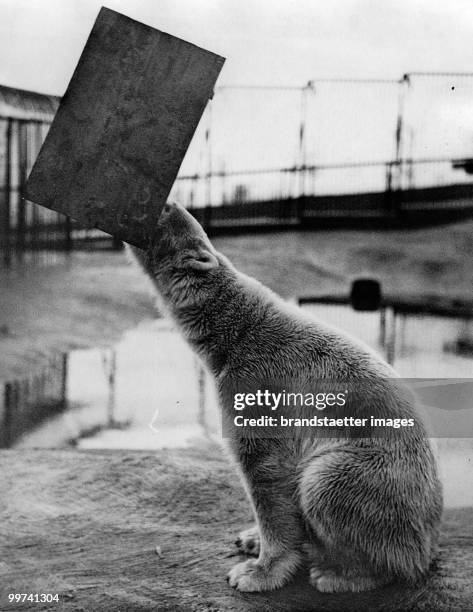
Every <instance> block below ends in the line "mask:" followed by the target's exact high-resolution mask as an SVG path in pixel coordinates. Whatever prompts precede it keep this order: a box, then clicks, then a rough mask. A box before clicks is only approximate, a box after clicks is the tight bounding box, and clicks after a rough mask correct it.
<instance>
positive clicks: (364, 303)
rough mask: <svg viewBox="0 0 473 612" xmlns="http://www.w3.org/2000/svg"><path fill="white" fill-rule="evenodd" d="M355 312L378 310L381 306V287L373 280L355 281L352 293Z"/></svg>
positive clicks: (351, 300) (362, 279) (351, 299)
mask: <svg viewBox="0 0 473 612" xmlns="http://www.w3.org/2000/svg"><path fill="white" fill-rule="evenodd" d="M350 303H351V305H352V308H353V310H368V311H373V310H378V309H379V307H380V306H381V285H380V284H379V282H378V281H376V280H373V279H371V278H358V279H357V280H355V281H353V284H352V286H351V293H350Z"/></svg>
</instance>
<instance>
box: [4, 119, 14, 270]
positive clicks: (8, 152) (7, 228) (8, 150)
mask: <svg viewBox="0 0 473 612" xmlns="http://www.w3.org/2000/svg"><path fill="white" fill-rule="evenodd" d="M12 132H13V130H12V120H11V119H8V121H7V133H6V143H5V145H6V147H5V184H4V189H5V191H4V207H3V210H4V212H3V219H2V226H3V233H4V245H3V263H4V265H5V267H6V268H9V267H10V266H11V255H12V253H11V219H10V214H11V213H10V209H11V156H12Z"/></svg>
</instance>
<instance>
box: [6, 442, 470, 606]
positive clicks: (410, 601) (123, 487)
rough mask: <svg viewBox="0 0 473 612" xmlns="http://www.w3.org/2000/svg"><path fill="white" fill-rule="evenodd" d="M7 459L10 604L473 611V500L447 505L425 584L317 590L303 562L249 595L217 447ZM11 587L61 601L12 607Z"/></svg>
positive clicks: (237, 524) (234, 503) (234, 482)
mask: <svg viewBox="0 0 473 612" xmlns="http://www.w3.org/2000/svg"><path fill="white" fill-rule="evenodd" d="M0 464H1V466H2V468H1V473H0V492H1V496H0V499H1V502H0V543H1V550H2V555H1V558H0V609H1V610H2V611H4V612H8V611H13V610H37V611H39V610H65V611H69V610H71V611H72V610H74V611H87V612H95V611H101V612H102V611H103V612H106V611H114V612H116V611H118V610H120V611H125V610H130V611H144V610H159V611H160V612H161V611H171V610H173V611H181V610H182V611H184V612H187V611H189V612H191V611H194V612H195V611H204V610H205V611H206V612H219V611H222V612H223V611H227V610H228V611H230V610H231V611H235V612H243V611H245V612H247V611H248V612H249V611H255V612H270V611H271V612H272V611H283V610H288V611H289V610H292V611H304V610H347V611H360V610H363V611H364V610H377V611H378V610H379V611H381V610H383V611H387V610H390V611H394V610H396V611H400V610H425V611H426V612H435V611H443V610H445V611H447V610H448V611H453V610H455V611H460V610H465V611H466V610H468V611H470V610H471V609H472V603H473V581H472V579H471V568H472V566H473V535H472V532H471V525H472V523H473V509H471V508H463V509H449V510H447V511H446V512H445V517H444V521H443V527H442V534H441V540H440V555H439V558H438V561H437V563H436V567H435V568H434V569H433V570H432V572H431V575H430V576H429V577H428V578H427V580H426V581H425V582H424V583H423V584H421V585H419V586H418V587H417V588H413V587H406V586H405V585H391V586H389V587H386V588H384V589H381V590H378V591H374V592H370V593H365V594H357V595H353V594H349V595H342V594H340V595H329V594H320V593H318V592H317V591H315V590H314V589H313V588H312V587H310V586H309V585H308V581H307V571H306V570H302V571H301V572H300V574H299V575H298V576H297V578H296V579H295V581H293V582H292V583H291V584H290V585H288V586H287V587H285V588H283V589H281V590H279V591H274V592H268V593H260V594H244V593H239V592H236V591H234V590H232V589H231V588H230V587H229V586H228V585H227V583H226V581H225V575H226V573H227V571H228V570H229V569H230V567H231V566H232V565H233V564H234V563H236V562H237V561H238V560H239V557H238V556H235V547H234V544H233V542H234V540H235V535H236V534H237V533H238V531H239V530H240V529H241V528H242V527H243V526H246V525H248V524H249V522H250V520H251V513H250V508H249V506H248V503H247V501H246V499H245V494H244V492H243V489H242V487H241V485H240V483H239V481H238V478H237V476H236V474H235V472H234V471H233V470H232V469H231V468H230V466H229V464H228V462H227V460H226V459H225V458H224V456H223V454H222V452H221V451H220V450H219V449H218V448H216V447H211V446H205V447H202V448H195V449H191V450H179V451H176V450H163V451H159V452H158V453H153V454H149V453H139V452H125V453H113V452H103V451H102V452H90V451H89V452H78V451H2V452H0ZM157 547H159V548H158V550H159V554H157V553H156V550H157ZM9 593H53V594H55V593H57V594H58V595H59V600H60V601H59V604H56V603H53V604H41V603H38V604H36V603H34V604H17V603H14V604H10V603H9V602H8V594H9Z"/></svg>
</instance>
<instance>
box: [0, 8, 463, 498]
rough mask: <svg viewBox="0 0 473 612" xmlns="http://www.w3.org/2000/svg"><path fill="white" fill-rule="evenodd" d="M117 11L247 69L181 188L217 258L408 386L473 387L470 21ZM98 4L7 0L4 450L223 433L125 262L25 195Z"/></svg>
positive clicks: (278, 11) (231, 78)
mask: <svg viewBox="0 0 473 612" xmlns="http://www.w3.org/2000/svg"><path fill="white" fill-rule="evenodd" d="M107 6H108V7H109V8H113V9H115V10H118V11H120V12H123V13H125V14H127V15H129V16H130V17H133V18H135V19H138V20H140V21H143V22H145V23H147V24H148V25H151V26H154V27H157V28H158V29H161V30H164V31H168V32H169V33H171V34H173V35H176V36H180V37H182V38H185V39H187V40H189V41H191V42H194V43H196V44H198V45H201V46H203V47H205V48H208V49H210V50H212V51H214V52H216V53H219V54H222V55H224V56H226V57H227V58H228V60H227V63H226V65H225V67H224V70H223V72H222V75H221V77H220V79H219V81H218V84H217V85H218V86H217V88H216V91H215V95H214V97H213V100H212V101H211V102H210V103H209V105H208V107H207V109H206V111H205V113H204V116H203V117H202V120H201V122H200V124H199V127H198V129H197V131H196V133H195V136H194V138H193V140H192V143H191V146H190V147H189V150H188V153H187V155H186V158H185V160H184V162H183V164H182V167H181V170H180V173H179V176H178V178H177V180H176V182H175V184H174V187H173V190H172V193H171V197H173V198H174V199H176V200H178V201H180V202H181V203H182V204H183V205H185V206H186V207H187V208H188V209H189V210H191V212H192V213H193V214H194V215H195V216H196V218H197V219H198V220H199V221H200V222H201V223H202V224H203V226H204V227H205V229H206V231H207V232H208V234H209V235H210V236H211V238H212V240H213V242H214V243H215V245H216V247H217V248H218V249H220V250H221V251H223V252H224V253H225V254H226V255H227V256H228V257H230V259H231V260H232V261H233V262H234V263H235V265H236V266H237V267H239V268H240V269H241V270H242V271H243V272H246V273H248V274H250V275H252V276H255V277H256V278H258V279H259V280H261V281H262V282H263V283H265V284H266V285H268V286H270V287H271V288H272V289H273V290H274V291H276V292H277V293H279V294H280V295H282V296H283V297H284V298H285V299H288V300H291V301H293V302H295V303H299V304H300V305H301V307H302V308H304V309H307V310H309V311H311V312H313V313H314V315H316V316H318V317H319V318H320V319H322V320H325V321H328V322H330V323H333V324H335V325H337V326H339V327H341V328H343V329H345V330H346V331H348V332H349V333H351V334H352V335H355V336H357V337H359V338H361V339H362V340H364V341H365V342H367V343H368V344H370V345H371V346H372V347H373V348H374V349H375V350H377V351H379V353H380V354H381V355H382V356H383V357H384V358H385V359H387V360H388V361H389V362H390V363H392V364H393V365H394V366H395V367H396V368H397V369H398V371H399V372H400V373H401V375H402V376H404V377H410V378H416V379H420V378H422V379H432V378H437V379H452V380H453V379H455V380H458V379H461V380H463V381H465V380H467V379H469V378H471V373H472V367H473V323H472V318H473V295H472V287H473V271H472V265H471V264H472V255H473V237H472V230H473V221H472V219H473V48H472V46H471V39H472V36H473V7H472V6H471V4H470V3H469V2H463V1H460V0H456V1H453V2H450V3H448V5H447V4H446V3H444V2H440V1H430V2H424V1H423V0H416V1H415V2H412V1H409V2H408V1H407V0H403V1H397V2H391V1H389V0H388V1H385V2H383V3H379V2H375V1H367V0H361V1H355V0H339V1H334V2H330V3H328V2H327V3H317V2H313V1H310V0H298V1H297V2H295V1H290V0H279V1H274V0H273V1H272V2H269V1H259V2H249V1H246V2H245V1H238V2H237V1H236V0H225V1H220V0H207V1H203V0H201V1H199V2H198V3H197V2H192V1H191V0H187V1H186V0H180V1H172V2H171V1H162V2H161V1H160V2H156V1H151V0H150V1H147V0H141V1H139V2H138V1H136V2H135V1H132V0H123V1H110V2H108V3H107ZM99 8H100V2H96V1H95V0H80V1H79V0H76V1H74V0H43V1H41V2H39V1H35V0H15V1H13V0H0V34H1V36H0V57H1V61H0V447H3V448H11V447H21V448H27V447H28V448H32V447H51V448H61V447H70V446H74V447H79V448H83V449H91V448H115V449H124V448H137V449H155V448H163V447H165V448H166V447H177V448H181V447H185V446H189V445H196V444H201V443H205V441H206V440H209V439H216V438H218V436H219V431H220V430H219V419H218V412H217V410H216V403H215V397H214V392H213V388H212V384H211V381H210V380H209V377H208V376H207V374H206V372H205V371H204V370H203V368H202V366H201V365H200V364H199V363H198V362H197V360H196V359H195V358H194V357H193V356H192V354H191V353H190V351H189V350H188V349H187V347H186V346H185V344H184V342H183V341H182V340H181V338H180V336H179V335H178V333H177V332H176V331H175V330H174V329H173V327H172V325H171V324H170V323H169V322H168V321H166V320H163V319H161V318H159V315H158V313H157V311H156V309H155V307H154V298H153V296H152V292H151V291H150V287H149V284H148V282H147V280H146V279H145V278H144V277H143V276H142V275H141V274H140V272H139V271H138V270H137V269H136V268H134V267H133V266H130V265H129V264H128V262H127V260H126V256H125V254H124V253H123V250H122V245H121V244H119V243H117V242H116V241H114V240H113V239H112V238H111V237H109V236H107V235H106V234H103V233H102V232H99V231H97V230H84V229H83V228H81V227H80V226H78V225H77V224H75V223H73V222H71V220H70V219H68V218H66V217H63V216H61V215H59V214H57V213H54V212H52V211H49V210H47V209H45V208H42V207H40V206H37V205H35V204H33V203H31V202H28V201H26V200H25V198H24V187H25V182H26V179H27V176H28V173H29V171H30V169H31V167H32V164H33V163H34V160H35V157H36V155H37V153H38V151H39V148H40V146H41V143H42V141H43V140H44V138H45V136H46V134H47V131H48V128H49V125H50V123H51V121H52V119H53V117H54V113H55V111H56V109H57V107H58V104H59V101H60V96H61V95H62V94H63V93H64V91H65V89H66V87H67V84H68V81H69V79H70V77H71V75H72V72H73V70H74V67H75V64H76V62H77V60H78V58H79V56H80V53H81V51H82V49H83V47H84V44H85V42H86V39H87V35H88V33H89V31H90V29H91V27H92V25H93V22H94V20H95V17H96V15H97V13H98V10H99ZM470 397H471V396H470ZM431 399H432V398H431ZM442 402H443V403H442ZM434 403H435V402H434ZM446 408H447V407H446V406H445V398H443V399H442V401H439V402H438V403H437V405H434V406H431V413H432V416H433V417H434V419H436V425H437V429H436V430H435V435H436V436H438V437H443V438H444V439H443V440H441V441H440V443H439V446H440V449H441V453H442V469H443V471H444V478H445V482H446V483H447V495H448V499H449V503H450V504H453V505H468V504H471V503H472V501H473V500H472V495H473V493H472V491H473V487H470V489H468V487H465V478H466V474H467V471H468V468H469V466H470V465H471V463H470V462H471V456H472V451H471V440H470V437H473V432H472V431H471V421H472V420H471V416H470V415H471V412H470V411H471V406H469V405H465V404H464V403H462V404H461V410H460V409H457V410H455V411H454V412H452V411H450V412H449V413H448V414H446ZM448 408H452V406H449V407H448ZM456 408H458V406H457V407H456ZM452 415H453V416H452ZM448 423H453V425H452V426H451V428H450V429H448V427H447V425H448ZM459 432H460V433H459ZM460 437H462V438H463V439H462V440H461V441H460V442H459V441H458V440H457V441H455V442H454V441H452V440H451V439H452V438H460ZM470 471H471V470H470ZM468 491H469V492H468Z"/></svg>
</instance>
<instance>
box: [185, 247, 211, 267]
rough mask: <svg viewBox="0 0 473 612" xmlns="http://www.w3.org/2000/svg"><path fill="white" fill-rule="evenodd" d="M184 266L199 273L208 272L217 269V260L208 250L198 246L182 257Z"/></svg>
mask: <svg viewBox="0 0 473 612" xmlns="http://www.w3.org/2000/svg"><path fill="white" fill-rule="evenodd" d="M184 266H185V267H186V268H192V269H193V270H198V271H199V272H208V271H209V270H212V269H213V268H217V267H218V259H217V258H216V257H215V255H214V254H213V253H212V252H211V251H210V250H209V249H208V248H206V247H203V246H199V247H197V248H196V249H192V250H191V251H188V252H187V253H186V254H185V255H184Z"/></svg>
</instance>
